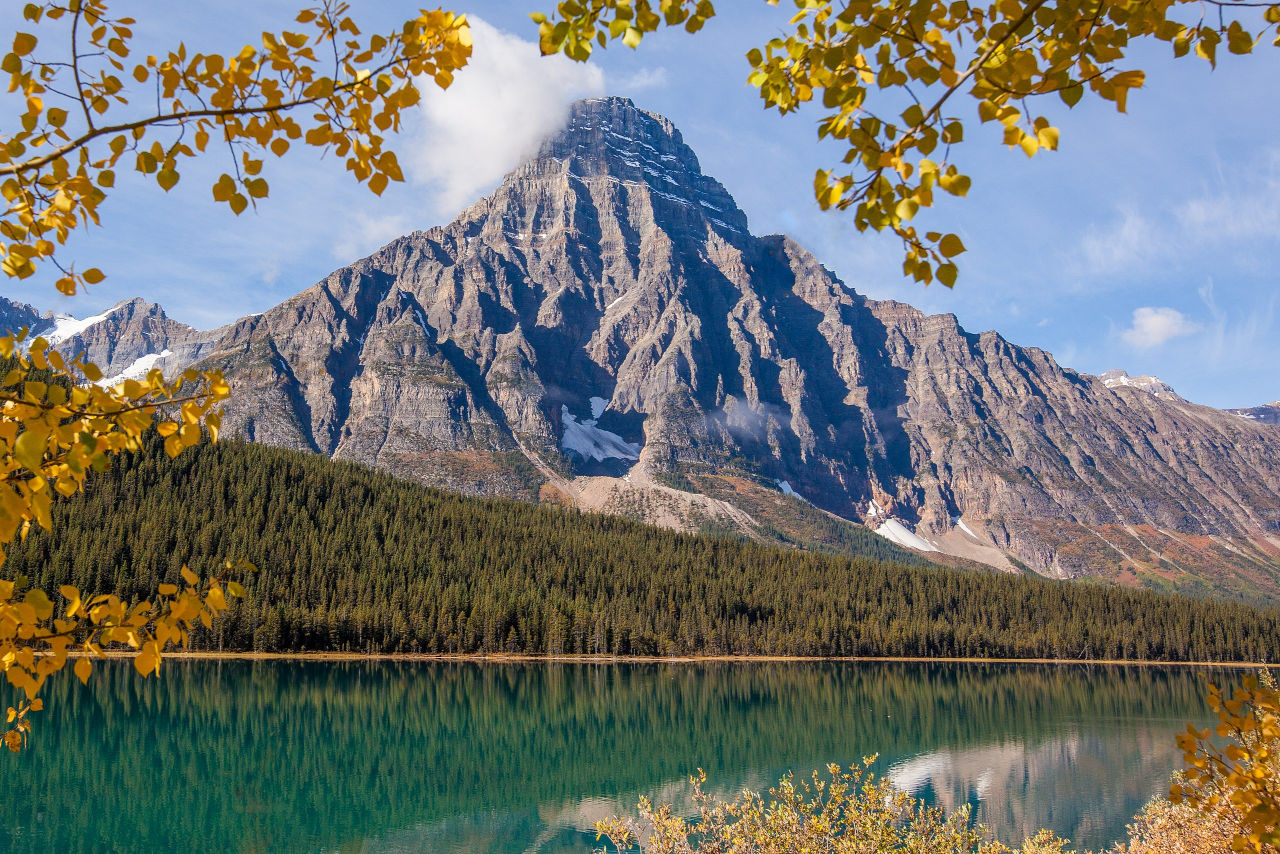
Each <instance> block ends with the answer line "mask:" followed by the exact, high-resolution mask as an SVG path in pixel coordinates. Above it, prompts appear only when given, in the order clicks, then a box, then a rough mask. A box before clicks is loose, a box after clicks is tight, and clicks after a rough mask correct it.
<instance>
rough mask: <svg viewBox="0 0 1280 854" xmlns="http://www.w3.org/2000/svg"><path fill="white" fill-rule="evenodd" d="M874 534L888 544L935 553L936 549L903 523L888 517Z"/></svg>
mask: <svg viewBox="0 0 1280 854" xmlns="http://www.w3.org/2000/svg"><path fill="white" fill-rule="evenodd" d="M875 532H876V533H877V534H879V535H880V536H882V537H884V538H885V539H886V540H889V541H890V542H893V543H897V544H898V545H900V546H903V547H905V548H908V549H915V550H916V551H921V552H936V551H937V550H938V547H937V546H935V545H934V544H933V543H931V542H929V541H928V540H926V539H925V538H924V537H921V536H920V535H919V534H917V533H916V532H915V531H913V530H911V529H910V528H909V527H907V524H906V523H905V522H902V521H900V520H898V519H894V518H893V517H892V516H890V517H889V518H888V519H887V520H885V523H884V524H883V525H881V526H880V527H879V528H876V529H875Z"/></svg>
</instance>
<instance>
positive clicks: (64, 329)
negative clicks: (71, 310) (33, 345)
mask: <svg viewBox="0 0 1280 854" xmlns="http://www.w3.org/2000/svg"><path fill="white" fill-rule="evenodd" d="M110 314H111V312H110V311H104V312H103V313H102V314H95V315H94V316H93V317H86V318H85V319H84V320H77V319H75V318H74V317H72V316H71V315H69V314H59V315H55V316H54V318H53V328H52V329H50V330H49V331H47V332H45V333H43V334H44V337H45V339H46V340H47V341H48V342H49V343H50V344H53V345H57V344H61V343H62V342H63V341H66V340H67V339H68V338H70V337H72V336H73V335H79V334H80V333H81V332H84V331H85V330H86V329H88V328H89V327H90V326H93V325H94V324H97V323H101V322H102V321H104V320H106V319H107V317H108V316H109V315H110Z"/></svg>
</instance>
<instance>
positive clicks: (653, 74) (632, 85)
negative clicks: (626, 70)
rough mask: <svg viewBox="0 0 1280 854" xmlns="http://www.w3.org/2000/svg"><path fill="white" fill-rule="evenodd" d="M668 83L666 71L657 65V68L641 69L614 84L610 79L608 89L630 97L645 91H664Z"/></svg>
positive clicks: (668, 77)
mask: <svg viewBox="0 0 1280 854" xmlns="http://www.w3.org/2000/svg"><path fill="white" fill-rule="evenodd" d="M669 82H671V78H670V76H669V75H668V74H667V69H666V68H665V67H664V66H661V65H659V66H658V67H657V68H641V69H640V70H639V71H636V72H635V73H633V74H628V75H626V76H625V77H621V78H619V79H618V80H617V81H616V82H614V81H613V80H612V79H611V80H610V82H609V88H610V89H611V90H613V91H615V92H617V93H618V94H619V95H630V94H632V93H634V92H643V91H645V90H647V89H664V88H666V86H667V84H668V83H669Z"/></svg>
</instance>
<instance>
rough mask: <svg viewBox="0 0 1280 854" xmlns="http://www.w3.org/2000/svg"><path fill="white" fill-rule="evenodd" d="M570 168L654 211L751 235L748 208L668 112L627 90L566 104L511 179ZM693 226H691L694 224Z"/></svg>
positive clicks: (573, 175) (573, 174)
mask: <svg viewBox="0 0 1280 854" xmlns="http://www.w3.org/2000/svg"><path fill="white" fill-rule="evenodd" d="M562 169H566V170H567V174H568V176H569V178H570V179H571V180H577V181H582V182H588V183H600V182H613V183H616V184H618V185H621V187H622V189H623V191H624V193H623V195H626V196H629V195H630V194H631V193H632V192H636V191H639V192H640V193H642V194H645V195H647V196H649V198H650V201H651V202H652V203H653V206H654V209H655V212H656V213H658V214H659V216H660V217H661V218H662V219H664V220H666V219H668V217H665V216H662V214H664V213H665V214H674V215H675V216H674V219H673V220H672V222H671V225H673V226H678V228H676V229H675V230H676V231H682V230H684V226H687V225H689V224H696V223H699V222H705V223H707V224H709V225H710V226H712V229H713V230H714V231H716V232H718V233H720V234H722V235H723V236H726V237H728V236H730V234H729V233H732V234H736V235H740V236H741V237H746V236H747V235H748V226H747V217H746V214H744V213H743V212H742V210H741V209H739V207H738V205H737V203H736V202H735V201H734V200H733V197H732V196H730V195H729V193H728V191H727V190H725V188H724V187H723V186H722V185H721V184H720V182H719V181H717V180H715V179H714V178H711V177H709V176H707V175H704V174H703V172H702V167H701V165H700V164H699V162H698V157H697V155H696V154H694V153H693V149H691V148H690V147H689V146H688V145H686V144H685V141H684V138H683V137H682V136H681V134H680V131H679V130H677V129H676V126H675V125H674V124H673V123H672V122H671V120H670V119H668V118H666V117H665V116H662V115H659V114H657V113H653V112H649V111H648V110H643V109H641V108H639V107H637V106H636V105H635V103H634V102H633V101H632V100H631V99H630V98H622V97H617V96H611V97H604V98H587V99H584V100H580V101H576V102H575V103H574V104H573V105H572V106H571V107H570V109H569V120H568V122H567V123H566V125H565V127H564V129H563V130H561V131H560V132H559V133H557V134H555V135H553V136H552V137H550V138H549V139H548V140H547V141H546V142H544V143H543V145H542V148H541V150H540V151H539V152H538V154H537V156H536V157H534V158H533V159H532V160H530V161H529V162H528V163H526V164H525V166H524V167H522V168H521V169H517V170H516V171H515V172H514V173H512V175H511V176H509V178H508V181H511V180H513V179H514V180H517V181H518V180H519V179H520V178H521V177H525V176H527V175H529V174H532V173H545V172H546V171H549V170H550V171H560V170H562ZM696 230H697V229H695V231H696Z"/></svg>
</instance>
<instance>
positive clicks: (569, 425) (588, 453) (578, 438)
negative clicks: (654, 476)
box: [560, 397, 640, 462]
mask: <svg viewBox="0 0 1280 854" xmlns="http://www.w3.org/2000/svg"><path fill="white" fill-rule="evenodd" d="M597 400H599V401H603V402H604V404H605V405H608V401H605V400H604V399H603V398H599V397H596V398H592V400H591V413H592V415H595V414H596V401H597ZM599 411H600V412H601V413H603V412H604V406H601V407H600V409H599ZM560 413H561V416H562V418H563V421H564V436H562V437H561V439H560V447H561V448H562V449H564V451H565V453H570V454H577V455H578V456H580V457H582V458H583V459H584V460H596V461H598V462H604V461H605V460H608V459H615V460H638V459H640V445H638V444H636V443H634V442H628V441H627V440H626V439H624V438H622V437H621V436H619V435H618V434H617V433H611V432H609V431H608V430H604V429H602V428H600V427H597V426H596V418H589V419H587V420H585V421H581V422H580V421H578V419H577V416H575V415H574V414H573V413H571V412H570V411H569V407H567V406H564V405H562V406H561V407H560Z"/></svg>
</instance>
